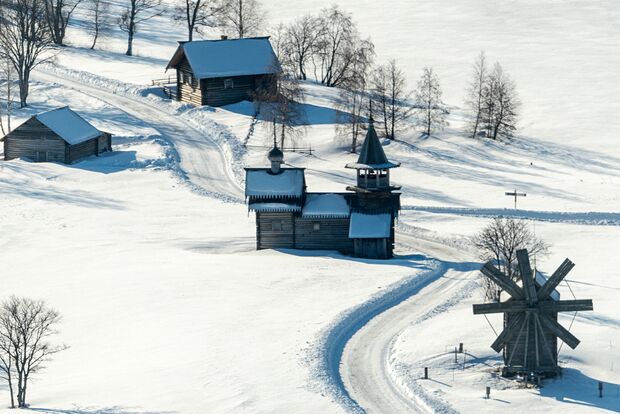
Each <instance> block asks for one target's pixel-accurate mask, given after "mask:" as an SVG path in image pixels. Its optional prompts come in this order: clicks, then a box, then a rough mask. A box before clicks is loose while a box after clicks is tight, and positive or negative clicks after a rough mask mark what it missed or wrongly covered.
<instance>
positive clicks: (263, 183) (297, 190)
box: [245, 168, 306, 199]
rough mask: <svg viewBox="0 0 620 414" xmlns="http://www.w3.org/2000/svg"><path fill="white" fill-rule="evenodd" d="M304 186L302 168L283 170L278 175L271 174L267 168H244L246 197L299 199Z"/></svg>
mask: <svg viewBox="0 0 620 414" xmlns="http://www.w3.org/2000/svg"><path fill="white" fill-rule="evenodd" d="M305 186H306V180H305V177H304V170H303V168H283V169H282V170H280V172H279V173H278V174H273V173H272V172H271V170H270V169H269V168H246V173H245V196H246V197H254V198H262V199H267V198H278V197H288V198H291V197H292V198H295V197H301V196H302V195H303V192H304V189H305Z"/></svg>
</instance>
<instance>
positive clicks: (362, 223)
mask: <svg viewBox="0 0 620 414" xmlns="http://www.w3.org/2000/svg"><path fill="white" fill-rule="evenodd" d="M391 231H392V215H391V214H387V213H382V214H364V213H357V212H354V213H352V214H351V224H350V225H349V238H350V239H387V238H389V237H390V234H391Z"/></svg>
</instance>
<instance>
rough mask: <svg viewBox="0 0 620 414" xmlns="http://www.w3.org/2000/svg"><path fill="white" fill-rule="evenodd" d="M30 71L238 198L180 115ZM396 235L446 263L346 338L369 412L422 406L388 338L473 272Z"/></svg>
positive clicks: (220, 161)
mask: <svg viewBox="0 0 620 414" xmlns="http://www.w3.org/2000/svg"><path fill="white" fill-rule="evenodd" d="M34 75H35V76H34V77H35V79H38V80H41V81H44V82H49V83H57V84H60V85H63V86H64V87H67V88H70V89H74V90H76V91H78V92H80V93H83V94H86V95H89V96H91V97H93V98H96V99H98V100H101V101H103V102H106V103H108V104H110V105H111V106H114V107H116V108H118V109H120V110H122V111H124V112H125V113H127V114H129V115H131V116H132V117H134V118H136V119H139V120H141V121H143V122H144V123H145V124H147V125H149V126H151V127H152V128H154V129H155V130H157V131H158V132H159V133H160V134H161V136H162V137H163V138H164V139H166V140H167V141H168V142H170V143H171V144H172V145H173V147H174V148H175V150H176V151H177V153H178V156H179V160H178V162H179V165H180V168H181V173H182V175H183V176H184V178H185V179H187V181H188V182H189V184H190V185H193V186H196V187H197V189H198V190H199V191H205V192H207V193H209V194H210V195H213V196H215V197H218V198H221V199H226V200H233V201H242V200H243V191H242V189H241V187H240V185H239V183H237V182H236V180H235V179H234V176H233V173H232V171H231V168H230V165H229V162H228V160H226V158H225V156H224V155H223V151H222V149H221V148H220V147H219V145H218V144H217V143H215V142H214V141H212V140H210V139H209V137H208V136H205V135H204V134H203V133H202V132H200V131H198V130H196V129H194V128H192V127H191V126H190V125H188V124H187V123H185V122H184V121H183V120H182V119H181V118H180V117H178V116H174V115H171V114H169V113H167V112H165V111H163V110H161V109H159V108H157V107H156V106H155V105H152V104H150V103H149V102H148V101H146V100H139V99H132V98H131V97H126V96H123V95H119V94H115V93H112V92H108V91H106V90H102V89H100V88H98V87H93V86H91V85H88V84H86V83H83V82H80V81H77V80H72V79H67V78H65V77H63V76H59V75H56V74H53V73H49V72H44V71H37V72H35V74H34ZM399 239H400V240H401V241H404V242H405V245H406V246H408V247H412V248H413V249H415V250H418V251H421V252H424V253H425V254H429V255H430V256H434V257H437V258H438V259H440V260H442V261H444V262H448V263H447V265H446V268H445V273H443V274H442V275H440V276H439V279H438V280H436V281H434V282H432V283H430V284H429V285H427V286H426V287H424V288H423V289H421V290H420V291H419V292H418V293H416V294H414V295H413V296H412V297H410V298H409V299H407V300H405V301H403V302H402V303H400V304H399V305H397V306H394V307H392V308H390V309H388V310H387V311H385V312H383V313H381V314H379V315H378V316H376V317H374V318H373V319H372V320H371V321H370V322H369V323H367V324H366V325H365V326H364V327H363V328H361V329H360V330H359V331H357V333H356V334H355V335H353V337H352V338H351V339H350V340H349V341H348V343H347V345H346V347H345V349H344V353H343V355H342V360H341V365H340V375H341V378H342V381H343V383H344V386H345V387H346V389H347V392H348V393H349V395H350V396H351V398H353V399H354V400H355V402H356V403H357V404H359V406H360V407H362V408H363V409H364V410H365V411H366V412H368V413H405V412H420V411H424V410H425V409H424V407H422V406H419V405H416V403H415V401H414V400H412V399H411V398H409V397H407V396H405V394H404V392H403V390H401V389H399V387H398V386H397V385H396V384H394V383H393V381H392V379H391V378H390V375H389V372H388V357H389V351H390V347H391V343H392V341H393V339H394V338H395V337H396V336H397V335H398V334H399V333H400V332H402V331H403V330H404V329H405V328H407V327H408V326H410V325H411V324H412V321H415V320H417V319H418V318H420V317H421V316H422V315H424V314H425V313H427V312H428V311H430V310H432V309H433V308H435V307H436V306H437V305H440V304H441V303H442V299H445V298H446V297H449V296H450V295H451V293H453V292H456V291H457V290H458V289H459V287H462V286H463V284H464V282H466V281H468V280H469V279H470V278H471V277H472V272H467V271H466V270H464V269H462V268H459V267H458V265H456V266H451V265H450V263H449V262H454V263H455V264H456V263H459V262H466V261H468V260H469V258H468V257H467V255H466V254H465V253H462V252H460V251H458V250H456V249H455V248H453V247H449V246H445V245H443V244H441V243H440V242H437V241H432V240H422V239H421V238H419V237H413V236H411V235H408V234H406V233H402V232H400V233H399ZM446 276H449V277H446Z"/></svg>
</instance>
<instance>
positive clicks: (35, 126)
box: [4, 118, 66, 162]
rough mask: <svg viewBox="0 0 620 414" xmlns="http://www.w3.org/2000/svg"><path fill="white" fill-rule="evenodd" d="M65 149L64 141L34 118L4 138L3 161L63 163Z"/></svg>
mask: <svg viewBox="0 0 620 414" xmlns="http://www.w3.org/2000/svg"><path fill="white" fill-rule="evenodd" d="M65 147H66V143H65V141H63V140H62V139H60V138H59V137H58V136H57V135H56V134H55V133H54V132H53V131H52V130H50V129H49V128H48V127H46V126H45V125H43V124H42V123H41V122H39V121H38V120H37V119H36V118H31V119H29V120H28V121H26V122H25V123H23V124H22V125H20V126H19V127H17V128H16V129H14V130H13V131H11V133H9V134H8V135H7V136H6V137H5V138H4V159H5V160H11V159H14V158H28V159H30V160H32V161H51V162H65Z"/></svg>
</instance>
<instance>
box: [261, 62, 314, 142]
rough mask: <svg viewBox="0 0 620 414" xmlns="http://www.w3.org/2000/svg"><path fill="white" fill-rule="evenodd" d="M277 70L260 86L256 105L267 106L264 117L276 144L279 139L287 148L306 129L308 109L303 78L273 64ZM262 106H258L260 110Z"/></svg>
mask: <svg viewBox="0 0 620 414" xmlns="http://www.w3.org/2000/svg"><path fill="white" fill-rule="evenodd" d="M273 65H274V69H275V70H274V72H278V73H277V74H276V75H273V76H271V77H269V78H267V81H265V83H264V84H263V85H262V87H261V88H259V89H258V91H257V92H256V94H255V96H254V102H255V105H259V106H260V107H264V108H266V110H265V111H263V115H262V117H263V118H264V119H266V120H268V122H267V123H266V126H267V127H268V129H269V132H270V135H271V136H272V138H273V141H274V143H275V142H279V145H280V148H282V149H284V148H285V147H286V143H287V142H290V141H293V142H296V140H297V139H298V138H300V137H301V136H302V135H303V133H304V130H303V128H302V126H303V125H304V121H305V112H304V111H303V108H302V106H301V104H302V103H303V101H304V98H305V97H304V92H303V89H302V88H301V85H300V84H299V80H298V79H297V78H296V77H295V76H294V75H292V74H290V73H287V72H285V71H282V70H281V68H280V66H279V65H278V63H277V62H274V63H273ZM260 111H261V108H259V109H257V111H256V112H257V113H258V112H260Z"/></svg>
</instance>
